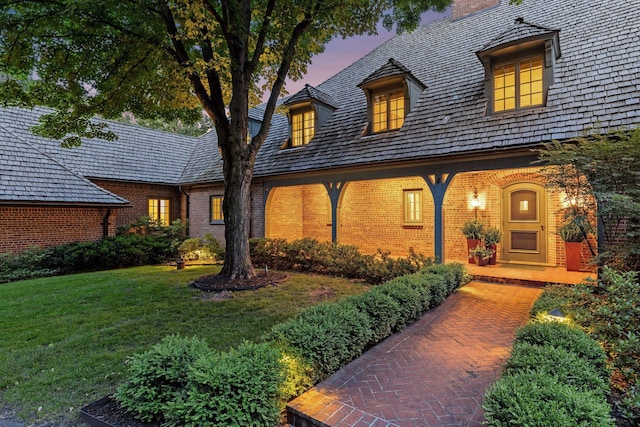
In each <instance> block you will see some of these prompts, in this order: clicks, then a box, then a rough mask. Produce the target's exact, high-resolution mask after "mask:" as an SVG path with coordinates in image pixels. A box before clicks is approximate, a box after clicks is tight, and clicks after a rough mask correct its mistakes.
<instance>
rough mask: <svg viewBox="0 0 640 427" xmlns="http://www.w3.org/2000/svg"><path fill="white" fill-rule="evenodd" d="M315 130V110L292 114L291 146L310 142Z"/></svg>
mask: <svg viewBox="0 0 640 427" xmlns="http://www.w3.org/2000/svg"><path fill="white" fill-rule="evenodd" d="M314 132H315V113H314V111H313V110H308V111H303V112H299V113H294V114H291V146H292V147H299V146H301V145H305V144H308V143H309V141H311V138H313V134H314Z"/></svg>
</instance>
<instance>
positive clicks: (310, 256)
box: [249, 238, 434, 284]
mask: <svg viewBox="0 0 640 427" xmlns="http://www.w3.org/2000/svg"><path fill="white" fill-rule="evenodd" d="M249 244H250V249H251V261H252V262H253V265H254V266H255V267H257V268H265V267H267V268H269V269H274V270H290V271H301V272H305V273H320V274H330V275H333V276H341V277H349V278H355V279H363V280H365V281H366V282H367V283H371V284H380V283H383V282H385V281H387V280H390V279H393V278H394V277H398V276H402V275H405V274H411V273H416V272H418V271H419V270H420V269H421V268H423V267H425V266H429V265H432V264H433V263H434V260H433V259H432V258H430V257H426V256H424V255H421V254H418V253H416V252H414V251H413V250H412V249H411V250H409V255H408V256H407V257H406V258H391V257H390V253H389V252H385V251H382V250H380V249H379V250H378V254H377V255H365V254H362V253H360V250H359V249H358V247H357V246H350V245H339V244H335V243H329V242H318V241H317V240H314V239H309V238H305V239H300V240H295V241H293V242H288V241H287V240H284V239H251V240H250V241H249Z"/></svg>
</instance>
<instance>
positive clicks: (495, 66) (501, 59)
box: [476, 18, 560, 114]
mask: <svg viewBox="0 0 640 427" xmlns="http://www.w3.org/2000/svg"><path fill="white" fill-rule="evenodd" d="M476 54H477V55H478V58H479V59H480V60H481V61H482V63H483V65H484V67H485V91H486V94H487V98H489V106H488V113H489V114H492V113H503V112H509V111H514V110H520V109H527V108H533V107H540V106H544V105H545V104H546V99H547V91H548V89H549V87H550V86H551V83H553V71H554V68H555V61H556V59H557V58H558V57H559V56H560V45H559V40H558V30H550V29H548V28H544V27H540V26H537V25H533V24H529V23H527V22H524V20H523V19H522V18H518V19H516V22H515V26H514V27H513V28H511V29H510V30H507V31H505V32H504V33H502V34H500V35H499V36H498V37H496V38H495V39H493V40H492V41H491V42H489V43H488V44H487V45H485V46H484V47H483V48H482V50H480V51H479V52H477V53H476Z"/></svg>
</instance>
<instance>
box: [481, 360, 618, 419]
mask: <svg viewBox="0 0 640 427" xmlns="http://www.w3.org/2000/svg"><path fill="white" fill-rule="evenodd" d="M482 406H483V408H484V416H485V424H486V425H487V426H491V427H549V426H553V427H613V426H615V423H614V421H613V419H612V418H611V416H610V415H609V412H610V410H611V408H610V407H609V405H608V404H607V402H606V400H605V399H604V398H602V397H601V396H599V395H598V394H597V393H593V392H592V391H590V390H580V389H577V388H575V387H573V386H570V385H567V384H562V383H561V382H559V381H558V380H557V379H556V378H554V377H552V376H549V375H547V374H544V373H541V372H536V371H521V372H517V373H515V374H513V375H506V376H504V377H502V378H501V379H500V380H498V381H497V382H496V383H495V384H493V386H491V387H490V388H489V390H488V391H487V394H486V396H485V399H484V402H483V405H482Z"/></svg>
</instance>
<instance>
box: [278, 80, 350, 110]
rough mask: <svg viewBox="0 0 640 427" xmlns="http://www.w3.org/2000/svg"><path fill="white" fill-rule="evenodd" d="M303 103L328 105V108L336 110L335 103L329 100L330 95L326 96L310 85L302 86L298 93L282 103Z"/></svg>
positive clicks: (331, 99)
mask: <svg viewBox="0 0 640 427" xmlns="http://www.w3.org/2000/svg"><path fill="white" fill-rule="evenodd" d="M304 101H318V102H322V103H323V104H326V105H328V106H329V107H333V108H334V109H335V108H338V106H337V105H336V102H335V101H334V100H333V98H331V96H330V95H327V94H326V93H324V92H322V91H321V90H318V89H316V88H314V87H313V86H311V85H310V84H306V85H304V87H303V88H302V89H301V90H300V91H298V93H296V94H294V95H293V96H291V97H289V98H288V99H287V100H286V101H284V104H285V105H294V104H297V103H299V102H304Z"/></svg>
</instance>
